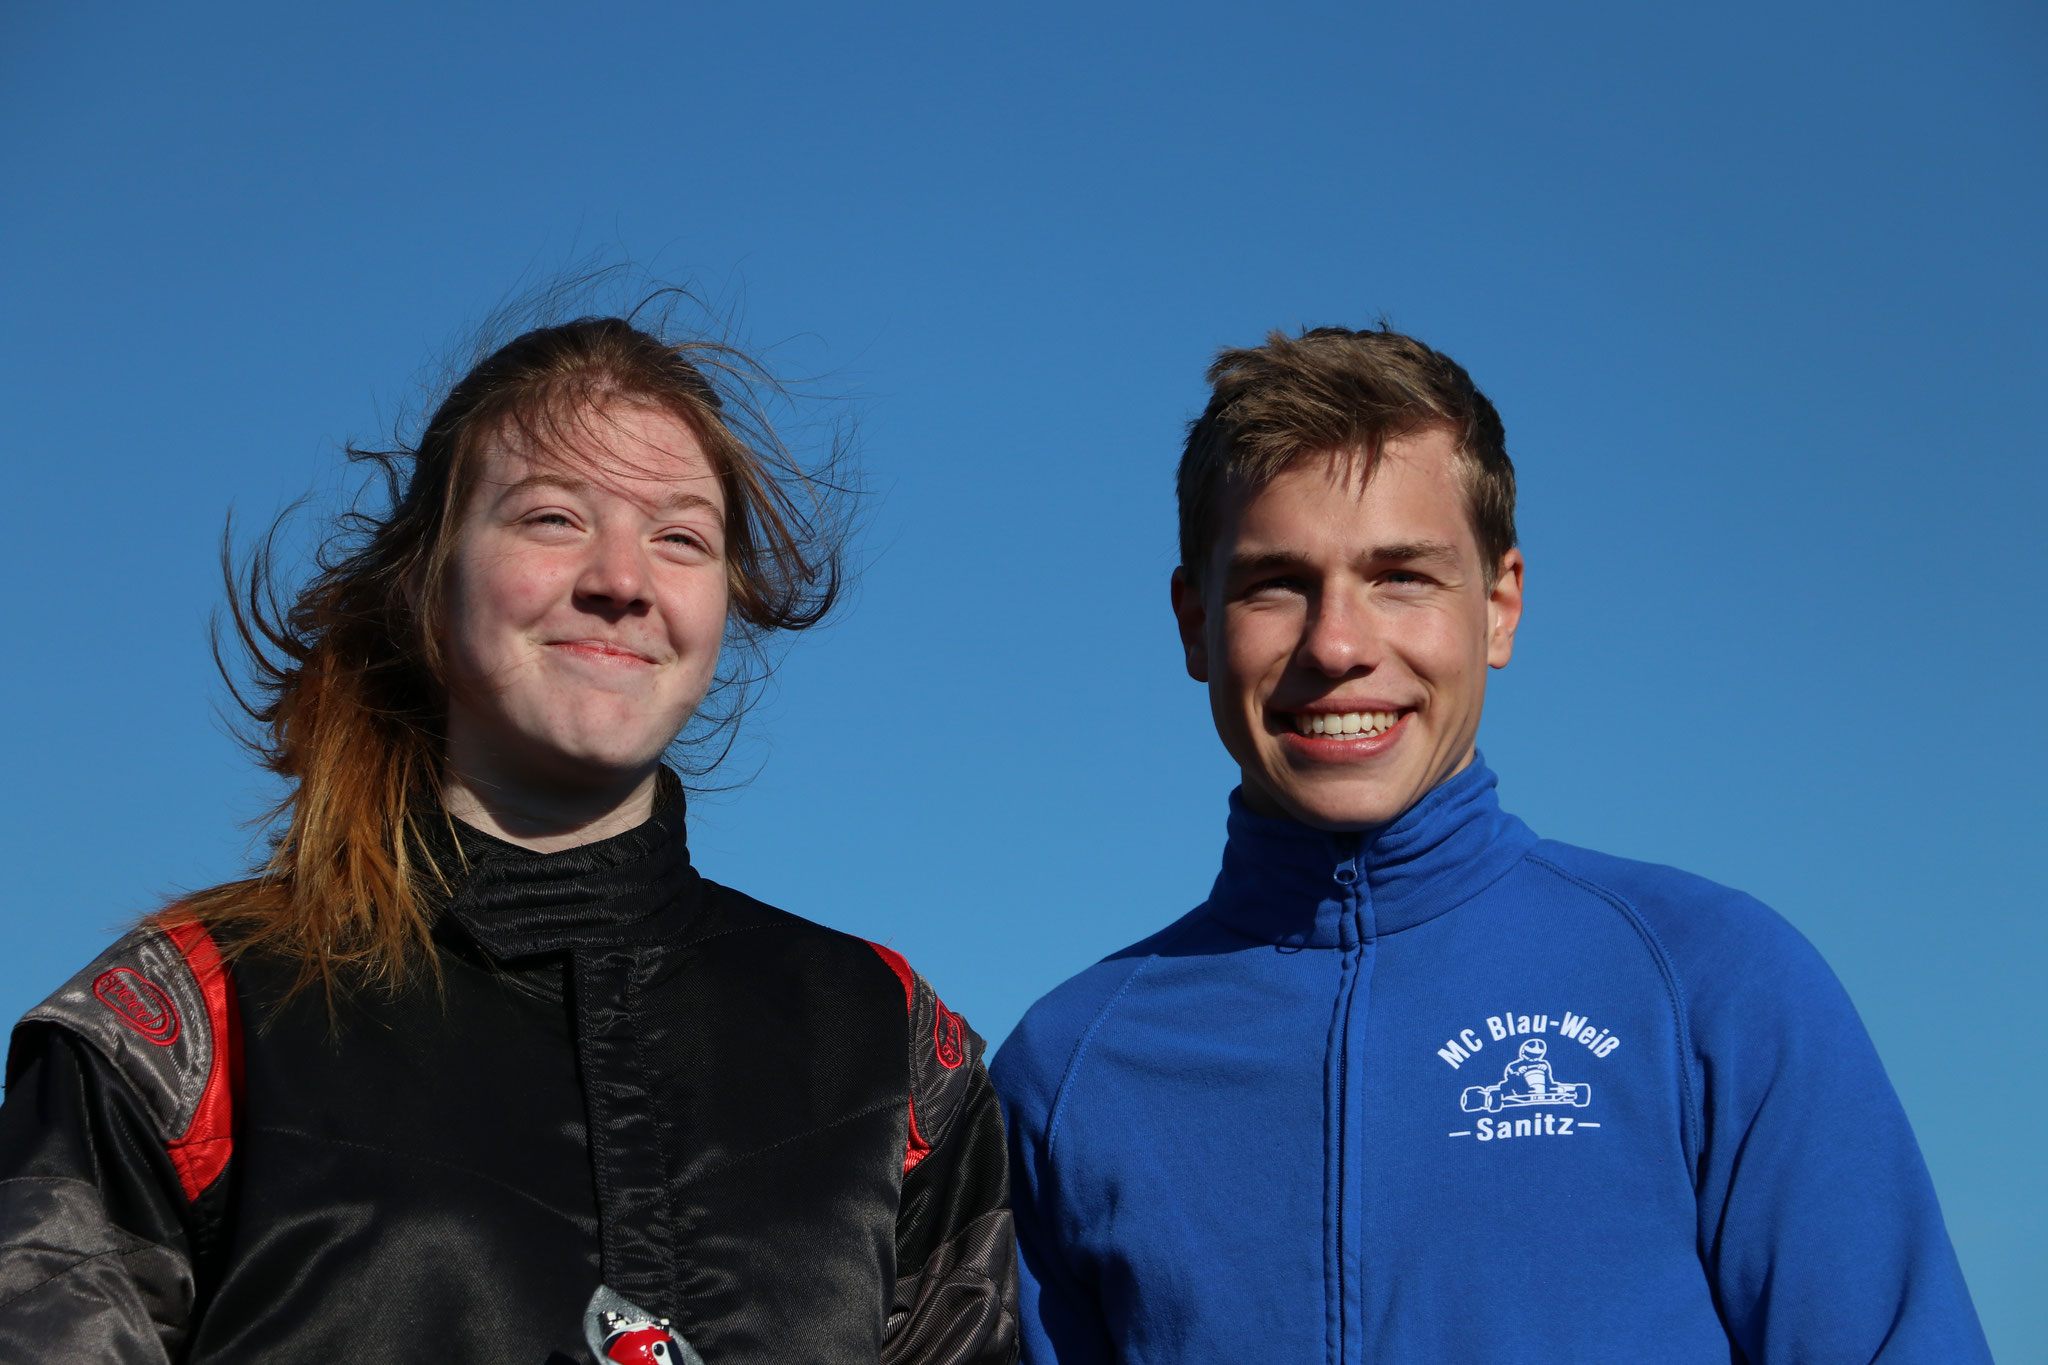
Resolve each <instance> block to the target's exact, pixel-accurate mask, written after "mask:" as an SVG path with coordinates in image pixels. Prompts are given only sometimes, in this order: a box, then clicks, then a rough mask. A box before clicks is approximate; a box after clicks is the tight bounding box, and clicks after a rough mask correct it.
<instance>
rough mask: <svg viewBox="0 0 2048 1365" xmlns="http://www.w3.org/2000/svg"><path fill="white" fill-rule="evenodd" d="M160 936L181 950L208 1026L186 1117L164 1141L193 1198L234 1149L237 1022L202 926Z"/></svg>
mask: <svg viewBox="0 0 2048 1365" xmlns="http://www.w3.org/2000/svg"><path fill="white" fill-rule="evenodd" d="M164 933H165V936H166V937H168V938H169V939H170V940H171V942H172V943H173V944H175V945H176V946H177V949H178V951H179V952H180V953H182V954H184V957H185V965H186V966H187V967H189V968H191V970H192V976H193V979H194V980H196V981H197V982H198V983H199V994H200V997H201V998H202V999H203V1000H205V1001H206V1021H207V1023H209V1024H210V1025H212V1032H213V1067H212V1070H210V1071H209V1072H208V1073H207V1076H206V1088H205V1089H204V1090H202V1091H201V1092H200V1095H199V1107H198V1108H197V1109H196V1110H195V1111H194V1112H193V1114H192V1122H191V1124H190V1125H189V1126H188V1127H187V1128H186V1129H185V1131H184V1132H183V1133H181V1134H180V1135H179V1136H177V1137H175V1138H172V1139H171V1141H170V1143H169V1144H168V1149H169V1151H170V1155H171V1165H172V1166H174V1167H176V1168H177V1172H178V1183H179V1184H180V1185H182V1186H183V1187H184V1189H185V1197H186V1198H187V1199H197V1198H198V1197H199V1196H200V1195H201V1194H203V1193H205V1191H206V1190H207V1188H208V1187H209V1186H211V1185H212V1184H213V1182H214V1181H216V1180H218V1179H220V1174H221V1172H222V1171H224V1170H226V1169H227V1165H228V1158H229V1157H231V1156H233V1155H234V1150H235V1108H236V1106H237V1104H238V1103H239V1102H240V1100H241V1096H242V1021H241V1012H240V1009H239V1007H238V1005H237V1004H236V1001H235V988H234V983H233V982H232V981H230V980H229V979H228V969H227V964H226V963H225V962H223V961H222V960H221V956H220V949H219V947H217V946H216V945H215V944H214V941H213V935H211V934H209V933H207V932H206V926H205V925H203V924H200V923H198V922H196V921H187V922H185V923H182V924H177V925H173V926H171V927H170V928H167V929H166V930H165V931H164Z"/></svg>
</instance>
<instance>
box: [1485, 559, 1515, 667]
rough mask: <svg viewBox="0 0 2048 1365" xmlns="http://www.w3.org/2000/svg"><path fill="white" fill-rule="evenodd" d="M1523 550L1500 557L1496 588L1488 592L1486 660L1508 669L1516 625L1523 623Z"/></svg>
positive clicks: (1512, 656)
mask: <svg viewBox="0 0 2048 1365" xmlns="http://www.w3.org/2000/svg"><path fill="white" fill-rule="evenodd" d="M1522 567H1523V566H1522V552H1521V551H1520V550H1509V551H1508V552H1507V553H1506V554H1504V555H1502V556H1501V557H1500V572H1499V573H1498V574H1496V575H1494V579H1493V591H1492V592H1490V593H1488V594H1487V595H1486V662H1487V663H1488V664H1490V665H1491V666H1493V667H1494V668H1506V667H1507V666H1508V660H1509V659H1512V658H1514V657H1515V627H1517V626H1519V625H1521V624H1522Z"/></svg>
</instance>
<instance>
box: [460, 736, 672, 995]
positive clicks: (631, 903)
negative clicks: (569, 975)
mask: <svg viewBox="0 0 2048 1365" xmlns="http://www.w3.org/2000/svg"><path fill="white" fill-rule="evenodd" d="M685 808H686V803H685V802H684V800H683V792H682V784H681V782H679V781H678V780H677V779H676V777H675V775H674V774H673V773H671V772H670V771H669V770H668V769H667V768H663V769H662V770H661V773H660V776H659V778H658V779H657V786H656V791H655V801H654V814H653V815H651V816H649V817H648V819H647V821H646V822H645V823H643V824H640V825H637V826H635V827H634V828H632V829H629V830H627V831H626V832H625V833H623V834H615V835H613V836H612V837H611V838H609V839H600V840H598V841H597V842H596V843H590V844H582V845H580V846H578V847H576V848H568V849H563V850H562V851H561V852H559V853H535V852H533V851H532V850H531V849H526V848H521V847H519V846H518V845H517V844H510V843H507V842H505V841H504V840H503V839H498V838H494V837H493V836H491V835H489V834H485V833H484V832H483V831H482V830H479V829H476V828H474V827H472V826H470V825H466V824H464V823H463V822H461V821H460V820H453V819H450V820H445V821H444V820H440V819H437V818H432V817H430V818H429V819H428V820H427V821H426V822H425V823H426V824H427V825H428V826H429V833H428V841H429V844H430V846H431V847H432V852H433V853H434V854H435V855H436V860H437V861H439V862H440V863H441V865H442V866H443V867H444V868H447V869H449V871H450V873H451V876H450V880H451V881H455V880H457V876H458V875H459V874H457V873H456V872H455V869H458V868H463V867H465V866H466V867H467V869H468V872H467V875H466V876H464V877H462V878H461V880H459V881H458V883H457V887H456V891H455V894H454V895H453V896H452V897H451V898H450V899H449V901H448V904H447V906H446V908H445V909H444V910H443V912H442V913H443V915H444V917H445V918H447V919H450V920H453V921H454V922H455V923H456V924H458V925H460V926H461V928H462V929H463V930H464V931H465V932H466V933H467V934H468V936H469V937H470V938H472V939H474V940H475V941H476V943H477V946H478V947H480V948H482V949H483V950H484V951H485V952H486V953H488V954H490V955H491V956H492V957H493V958H495V959H497V960H498V961H500V962H509V961H515V960H517V959H520V958H529V957H537V956H542V955H548V954H555V953H565V952H573V951H575V950H577V949H586V948H595V949H603V948H614V947H620V946H623V945H626V944H631V943H644V942H650V941H655V940H659V939H665V938H670V937H673V936H674V935H675V934H676V933H677V932H678V931H679V930H681V928H682V927H683V926H684V925H685V924H686V923H687V922H688V921H689V920H690V919H691V918H692V916H693V915H694V914H695V913H696V910H697V907H698V904H699V902H700V900H701V898H702V896H703V882H702V879H701V878H699V877H698V875H697V872H696V869H694V868H692V867H691V866H690V850H689V844H688V841H687V840H686V838H685V828H684V827H685V821H684V814H685Z"/></svg>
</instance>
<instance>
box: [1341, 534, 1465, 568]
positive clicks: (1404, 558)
mask: <svg viewBox="0 0 2048 1365" xmlns="http://www.w3.org/2000/svg"><path fill="white" fill-rule="evenodd" d="M1364 557H1365V558H1366V559H1368V560H1371V561H1372V562H1374V563H1376V564H1385V563H1389V562H1391V563H1395V564H1413V563H1415V562H1416V561H1418V560H1420V561H1423V562H1425V563H1433V564H1450V565H1456V564H1457V563H1458V547H1457V546H1455V545H1453V544H1451V543H1450V542H1449V541H1444V540H1409V541H1402V542H1399V543H1396V544H1393V545H1375V546H1373V547H1372V548H1371V549H1370V550H1368V551H1366V553H1365V556H1364Z"/></svg>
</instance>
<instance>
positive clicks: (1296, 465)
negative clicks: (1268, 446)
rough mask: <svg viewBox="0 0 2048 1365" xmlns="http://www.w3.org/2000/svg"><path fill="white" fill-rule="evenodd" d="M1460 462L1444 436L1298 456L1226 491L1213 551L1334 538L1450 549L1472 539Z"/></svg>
mask: <svg viewBox="0 0 2048 1365" xmlns="http://www.w3.org/2000/svg"><path fill="white" fill-rule="evenodd" d="M1464 463H1465V462H1464V458H1463V456H1461V455H1460V454H1459V453H1458V451H1457V448H1456V446H1455V444H1453V443H1452V442H1451V440H1450V439H1449V437H1448V435H1446V437H1445V439H1444V440H1443V441H1442V443H1441V444H1438V443H1436V442H1426V443H1424V442H1416V441H1406V440H1395V441H1389V442H1388V443H1387V444H1386V446H1385V447H1384V448H1383V449H1382V450H1380V451H1379V452H1377V453H1367V452H1363V451H1357V450H1350V451H1328V452H1318V453H1315V454H1310V455H1304V456H1302V457H1300V458H1299V459H1297V460H1295V461H1293V462H1291V463H1289V464H1288V465H1287V466H1285V467H1284V468H1282V469H1281V470H1279V471H1278V472H1276V473H1275V474H1274V475H1273V476H1272V477H1271V478H1269V479H1267V480H1265V481H1263V482H1262V483H1259V484H1256V485H1253V484H1250V483H1249V482H1239V483H1237V484H1236V486H1235V487H1230V488H1226V490H1225V495H1224V500H1223V506H1222V509H1221V510H1222V512H1223V516H1222V519H1221V520H1222V525H1221V527H1220V529H1221V531H1222V533H1223V534H1222V535H1221V536H1220V537H1219V538H1218V543H1217V547H1216V548H1217V550H1218V551H1219V552H1220V553H1221V554H1222V555H1223V556H1225V557H1232V556H1235V555H1236V554H1237V552H1238V551H1239V550H1241V549H1249V550H1253V551H1254V552H1262V551H1263V550H1265V549H1269V548H1278V547H1280V546H1282V545H1285V544H1289V543H1303V544H1305V543H1307V542H1309V541H1311V540H1313V541H1318V542H1327V541H1330V540H1332V539H1335V540H1340V541H1346V542H1349V541H1359V542H1364V541H1381V542H1385V543H1387V544H1390V545H1392V544H1397V543H1398V544H1404V545H1411V546H1416V547H1421V548H1423V549H1427V550H1430V551H1432V552H1435V551H1442V550H1444V549H1446V548H1453V549H1454V548H1456V547H1458V546H1461V545H1463V544H1465V543H1466V542H1470V541H1473V540H1474V536H1473V532H1472V530H1471V517H1470V490H1469V487H1468V480H1467V478H1466V475H1465V469H1464ZM1473 549H1474V550H1475V552H1476V549H1477V546H1476V543H1475V544H1474V545H1473Z"/></svg>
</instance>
